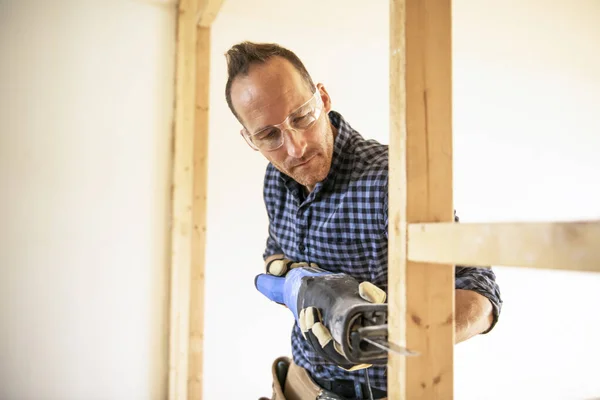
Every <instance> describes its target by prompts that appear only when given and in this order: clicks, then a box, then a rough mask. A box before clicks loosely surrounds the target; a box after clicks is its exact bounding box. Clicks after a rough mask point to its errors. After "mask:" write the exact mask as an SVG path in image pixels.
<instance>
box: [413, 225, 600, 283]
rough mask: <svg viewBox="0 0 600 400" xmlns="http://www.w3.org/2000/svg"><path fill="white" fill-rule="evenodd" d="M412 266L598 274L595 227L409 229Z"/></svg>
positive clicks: (599, 235) (599, 239)
mask: <svg viewBox="0 0 600 400" xmlns="http://www.w3.org/2000/svg"><path fill="white" fill-rule="evenodd" d="M408 243H409V244H408V257H409V259H410V260H413V261H423V262H432V263H451V264H461V265H471V266H492V265H502V266H514V267H529V268H544V269H563V270H576V271H596V272H600V245H599V243H600V221H575V222H548V223H492V224H483V223H479V224H464V223H460V224H455V223H437V224H411V225H409V227H408Z"/></svg>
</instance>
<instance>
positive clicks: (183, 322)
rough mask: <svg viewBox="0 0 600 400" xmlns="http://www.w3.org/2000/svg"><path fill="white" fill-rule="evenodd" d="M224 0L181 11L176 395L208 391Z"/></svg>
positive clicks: (173, 338) (191, 2) (199, 1)
mask: <svg viewBox="0 0 600 400" xmlns="http://www.w3.org/2000/svg"><path fill="white" fill-rule="evenodd" d="M222 2H223V0H180V1H179V3H178V6H177V7H178V17H177V57H176V63H177V68H176V82H175V121H174V126H173V184H172V209H173V211H172V223H171V246H172V249H171V290H170V328H169V382H168V386H169V389H168V392H169V399H170V400H186V399H201V398H202V371H203V346H204V262H205V244H206V189H207V188H206V186H207V185H206V183H207V167H208V164H207V162H208V117H209V85H210V25H211V24H212V22H213V21H214V19H215V17H216V15H217V13H218V10H219V8H220V7H221V4H222Z"/></svg>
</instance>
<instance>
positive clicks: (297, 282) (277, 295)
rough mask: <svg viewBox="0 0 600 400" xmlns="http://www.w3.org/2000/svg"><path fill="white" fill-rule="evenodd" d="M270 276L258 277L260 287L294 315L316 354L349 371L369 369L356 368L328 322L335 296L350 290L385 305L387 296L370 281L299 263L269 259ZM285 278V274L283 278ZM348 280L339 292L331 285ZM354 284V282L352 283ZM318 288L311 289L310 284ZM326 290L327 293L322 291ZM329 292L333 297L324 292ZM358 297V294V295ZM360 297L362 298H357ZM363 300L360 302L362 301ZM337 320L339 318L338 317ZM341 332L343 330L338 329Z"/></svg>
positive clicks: (365, 298) (362, 365) (257, 282)
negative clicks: (354, 278)
mask: <svg viewBox="0 0 600 400" xmlns="http://www.w3.org/2000/svg"><path fill="white" fill-rule="evenodd" d="M266 269H267V273H266V274H261V275H259V276H257V277H256V281H255V284H256V287H257V289H258V290H259V291H260V292H261V293H263V294H264V295H265V296H266V297H267V298H269V299H270V300H272V301H275V302H277V303H280V304H284V305H286V306H287V307H288V308H289V309H290V310H291V311H292V313H293V314H294V318H295V319H296V322H297V323H298V326H299V327H300V329H301V331H302V334H303V336H304V338H305V339H306V340H307V341H308V342H309V344H310V345H311V346H312V347H313V349H314V350H315V352H317V353H318V354H320V355H321V356H322V357H323V358H325V359H327V360H329V361H330V362H332V363H334V364H336V365H338V366H340V367H341V368H344V369H347V370H356V369H361V368H366V367H369V366H370V364H360V365H356V364H353V363H350V362H349V361H348V359H347V358H346V356H345V355H344V354H343V351H342V346H341V345H340V344H339V343H338V342H336V341H335V340H334V338H333V336H332V335H331V332H330V329H329V328H331V327H329V328H328V327H327V326H325V325H326V324H325V323H324V321H325V320H329V321H331V320H332V319H334V318H332V317H335V316H332V315H329V314H330V313H331V312H332V310H331V309H330V308H331V306H332V304H333V303H332V297H334V298H335V297H336V296H347V295H348V290H349V289H350V290H351V291H353V292H354V293H356V292H357V291H358V294H359V296H360V298H362V299H363V300H365V301H367V302H370V303H384V302H385V299H386V294H385V292H384V291H383V290H381V289H380V288H378V287H376V286H375V285H373V284H372V283H370V282H362V283H360V284H358V282H356V281H355V280H349V281H348V280H347V278H348V276H347V275H344V274H333V273H331V272H328V271H325V270H322V269H320V268H318V267H317V265H316V264H314V263H312V264H311V266H308V264H307V263H297V262H293V261H291V260H288V259H285V258H274V259H272V260H267V268H266ZM281 275H285V277H282V276H281ZM341 277H346V279H345V280H344V285H345V286H342V288H340V289H338V290H344V291H345V292H344V293H337V292H335V290H336V289H335V288H332V287H331V286H332V285H330V284H329V283H330V282H334V280H333V279H332V278H337V279H338V281H337V282H339V279H340V278H341ZM352 282H354V283H352ZM348 283H349V284H350V285H353V284H356V286H357V287H354V288H353V289H352V288H349V287H348V286H347V285H348ZM313 284H314V285H315V286H314V288H315V289H309V290H307V287H308V286H310V285H313ZM323 288H325V289H326V290H319V289H323ZM324 291H328V292H329V294H326V293H322V292H324ZM354 296H356V295H354ZM356 297H357V298H358V296H356ZM359 301H360V299H359ZM335 319H337V318H335ZM338 329H339V327H338Z"/></svg>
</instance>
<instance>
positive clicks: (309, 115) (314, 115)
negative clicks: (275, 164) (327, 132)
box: [242, 90, 323, 151]
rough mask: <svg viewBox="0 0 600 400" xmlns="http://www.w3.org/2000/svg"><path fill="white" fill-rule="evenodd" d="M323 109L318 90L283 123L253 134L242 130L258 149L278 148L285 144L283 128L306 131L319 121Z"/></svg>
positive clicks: (270, 149)
mask: <svg viewBox="0 0 600 400" xmlns="http://www.w3.org/2000/svg"><path fill="white" fill-rule="evenodd" d="M322 109H323V102H322V101H321V97H320V96H319V91H318V90H317V91H316V92H315V94H314V95H313V97H312V98H311V99H310V100H308V101H307V102H306V103H305V104H303V105H302V106H300V107H299V108H298V109H296V110H295V111H294V112H293V113H291V114H290V115H289V116H288V117H287V118H286V120H285V121H283V122H282V123H280V124H277V125H273V126H270V127H268V128H265V129H263V130H260V131H258V132H256V133H254V134H252V135H250V134H249V133H248V131H246V130H245V129H244V130H242V135H243V136H244V138H245V139H246V140H247V141H248V143H249V144H250V145H251V146H253V147H255V148H256V149H261V150H264V151H272V150H276V149H278V148H279V147H281V146H282V145H283V140H284V139H283V131H282V129H293V130H295V131H298V132H304V131H305V130H307V129H310V128H311V127H312V126H313V125H314V124H315V122H317V120H318V119H319V116H320V115H321V111H322Z"/></svg>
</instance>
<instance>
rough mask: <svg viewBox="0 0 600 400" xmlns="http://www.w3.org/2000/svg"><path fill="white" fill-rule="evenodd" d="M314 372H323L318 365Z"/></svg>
mask: <svg viewBox="0 0 600 400" xmlns="http://www.w3.org/2000/svg"><path fill="white" fill-rule="evenodd" d="M315 371H317V372H323V367H321V366H320V365H317V366H316V367H315Z"/></svg>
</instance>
